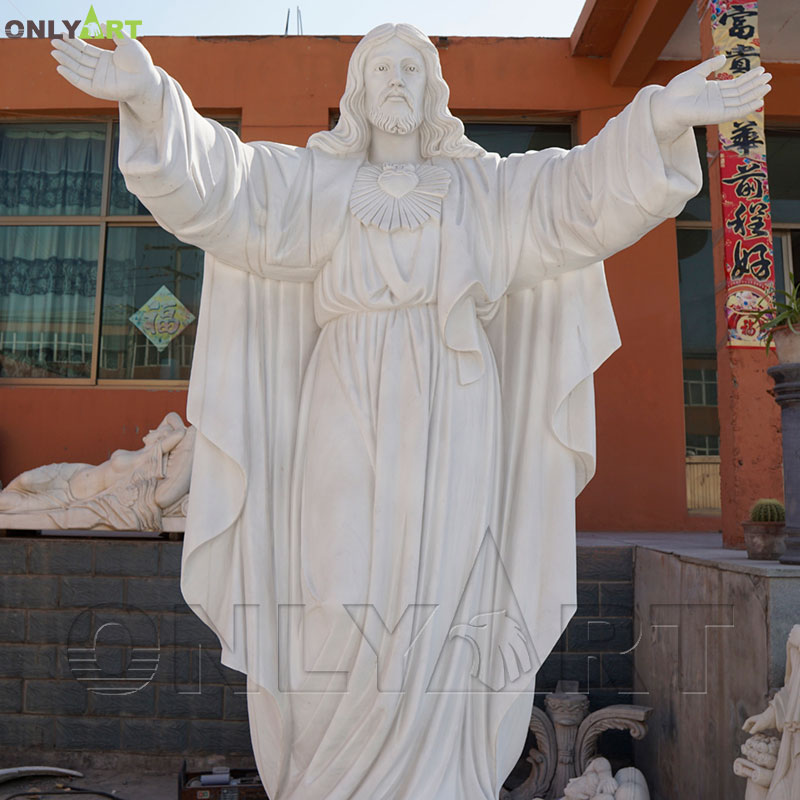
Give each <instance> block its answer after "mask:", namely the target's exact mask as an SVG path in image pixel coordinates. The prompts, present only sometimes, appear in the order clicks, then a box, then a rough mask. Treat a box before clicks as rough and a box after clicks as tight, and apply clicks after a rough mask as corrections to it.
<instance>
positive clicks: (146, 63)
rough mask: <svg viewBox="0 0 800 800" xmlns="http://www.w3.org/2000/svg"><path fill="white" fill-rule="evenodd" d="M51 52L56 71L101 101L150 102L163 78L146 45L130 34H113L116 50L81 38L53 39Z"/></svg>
mask: <svg viewBox="0 0 800 800" xmlns="http://www.w3.org/2000/svg"><path fill="white" fill-rule="evenodd" d="M51 44H52V45H53V50H52V51H51V53H50V55H51V56H53V58H54V59H55V60H56V61H58V63H59V66H58V67H56V71H57V72H58V73H59V75H61V76H62V77H63V78H66V80H68V81H69V82H70V83H71V84H72V85H73V86H77V87H78V88H79V89H80V90H82V91H84V92H86V94H89V95H91V96H92V97H99V98H101V99H102V100H117V101H131V100H133V101H136V100H142V101H145V102H146V101H148V100H150V99H152V98H154V97H155V96H156V94H157V92H158V90H159V87H160V84H161V77H160V75H159V74H158V72H157V70H156V68H155V67H154V66H153V59H152V58H151V57H150V53H148V52H147V50H146V49H145V47H144V45H143V44H141V43H140V42H138V41H137V40H136V39H131V38H130V37H128V36H123V37H116V36H115V37H114V44H115V45H116V47H115V49H114V50H102V49H101V48H99V47H95V46H94V45H91V44H87V43H86V42H84V41H83V40H82V39H53V41H52V42H51Z"/></svg>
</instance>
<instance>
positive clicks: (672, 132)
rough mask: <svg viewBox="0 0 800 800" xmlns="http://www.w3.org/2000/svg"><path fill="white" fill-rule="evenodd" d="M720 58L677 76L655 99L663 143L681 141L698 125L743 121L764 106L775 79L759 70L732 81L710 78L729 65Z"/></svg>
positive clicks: (653, 110)
mask: <svg viewBox="0 0 800 800" xmlns="http://www.w3.org/2000/svg"><path fill="white" fill-rule="evenodd" d="M725 60H726V59H725V56H724V55H718V56H715V57H714V58H710V59H708V61H703V63H702V64H698V65H697V66H696V67H692V69H689V70H687V71H686V72H681V74H680V75H676V76H675V77H674V78H673V79H672V80H671V81H670V82H669V83H668V84H667V85H666V87H665V88H664V90H663V91H660V92H657V93H656V94H654V95H653V98H652V100H651V104H650V111H651V114H652V117H653V128H654V129H655V132H656V137H657V138H658V139H659V141H663V142H669V141H673V140H674V139H677V138H678V136H680V135H681V134H682V133H683V132H684V131H685V130H687V129H688V128H691V127H693V126H694V125H718V124H719V123H721V122H731V121H732V120H735V119H743V118H744V117H746V116H747V115H748V114H750V113H752V112H753V111H755V110H756V109H758V108H760V107H761V106H762V105H763V101H764V95H766V94H767V92H769V91H770V90H771V89H772V87H771V86H770V85H769V80H770V78H771V77H772V75H770V74H769V73H768V72H765V71H764V68H763V67H756V68H755V69H751V70H750V71H749V72H746V73H745V74H744V75H740V76H739V77H738V78H734V79H733V80H730V81H709V80H706V78H707V77H708V76H709V75H710V74H711V73H712V72H714V71H715V70H718V69H720V68H722V67H723V66H724V65H725Z"/></svg>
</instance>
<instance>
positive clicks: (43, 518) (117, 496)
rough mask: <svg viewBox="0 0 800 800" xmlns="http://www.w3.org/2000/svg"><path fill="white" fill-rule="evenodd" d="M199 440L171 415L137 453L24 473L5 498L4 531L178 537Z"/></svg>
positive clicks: (0, 504)
mask: <svg viewBox="0 0 800 800" xmlns="http://www.w3.org/2000/svg"><path fill="white" fill-rule="evenodd" d="M194 438H195V429H194V428H192V427H189V428H187V427H186V426H185V425H184V424H183V420H182V419H181V418H180V415H178V414H175V413H174V412H171V413H169V414H167V416H165V417H164V419H163V420H162V421H161V423H160V424H159V425H158V427H157V428H155V429H154V430H151V431H149V432H148V433H147V434H146V435H145V436H144V438H143V439H142V444H143V446H142V447H141V448H140V449H139V450H115V451H114V453H113V454H112V455H111V458H109V459H108V461H104V462H103V463H102V464H99V465H97V466H94V465H92V464H70V463H63V464H46V465H45V466H42V467H37V468H36V469H32V470H29V471H27V472H23V473H22V474H21V475H19V476H18V477H16V478H15V479H14V480H13V481H11V483H9V484H8V486H6V488H5V489H3V491H0V528H18V529H36V530H67V529H70V528H72V529H78V530H112V531H113V530H117V531H162V530H180V529H181V528H182V527H183V526H182V522H183V520H182V517H184V516H185V512H186V501H187V499H188V492H189V484H190V481H191V476H192V455H193V450H194ZM167 519H169V520H171V522H172V524H169V523H167V524H165V522H166V520H167Z"/></svg>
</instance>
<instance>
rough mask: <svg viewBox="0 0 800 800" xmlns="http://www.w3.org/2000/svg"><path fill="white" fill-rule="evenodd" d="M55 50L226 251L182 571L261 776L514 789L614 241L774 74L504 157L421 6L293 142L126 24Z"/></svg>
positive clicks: (165, 189)
mask: <svg viewBox="0 0 800 800" xmlns="http://www.w3.org/2000/svg"><path fill="white" fill-rule="evenodd" d="M53 48H54V51H53V56H54V58H55V59H56V60H57V61H58V63H59V66H58V68H57V69H58V71H59V73H60V74H61V75H62V76H63V77H64V78H65V79H66V80H68V81H69V82H70V83H72V84H73V85H74V86H77V87H78V88H80V89H82V90H83V91H86V92H88V93H89V94H91V95H93V96H95V97H101V98H106V99H111V100H115V101H118V102H119V104H120V150H119V163H120V169H121V170H122V173H123V175H124V176H125V181H126V185H127V187H128V188H129V189H130V190H131V191H132V192H133V193H134V194H136V195H137V196H138V197H139V198H140V200H141V201H142V202H143V203H144V205H145V206H146V207H147V208H148V209H149V210H150V211H151V213H152V214H153V216H154V217H155V219H156V220H157V221H158V222H159V224H161V225H162V226H163V227H164V228H165V229H166V230H168V231H171V232H172V233H174V234H175V235H176V236H177V237H178V238H179V239H181V240H183V241H186V242H189V243H192V244H194V245H196V246H198V247H201V248H203V249H204V250H205V251H206V254H207V255H206V262H205V273H204V279H203V298H202V302H201V308H200V312H199V317H198V331H197V339H196V346H195V357H194V362H193V366H192V376H191V383H190V388H189V397H188V403H187V415H188V418H189V420H190V421H191V422H192V424H194V425H195V426H196V427H197V437H196V444H195V452H194V464H193V471H192V491H191V494H190V497H189V510H188V516H187V521H186V537H185V540H184V551H183V565H182V576H181V589H182V592H183V595H184V598H185V599H186V601H187V603H189V604H190V605H192V607H193V608H194V610H195V611H196V612H197V614H198V615H199V616H200V617H201V619H203V620H204V621H205V622H206V623H207V624H208V625H209V626H210V627H211V628H212V629H213V631H214V632H215V633H216V634H217V636H218V637H219V639H220V642H221V645H222V661H223V663H224V664H226V665H227V666H229V667H232V668H234V669H237V670H239V671H241V672H244V673H246V674H247V677H248V687H249V694H248V710H249V715H250V730H251V736H252V739H253V748H254V752H255V755H256V762H257V764H258V769H259V772H260V774H261V777H262V780H263V782H264V784H265V786H266V787H267V789H268V793H269V795H270V797H272V798H273V800H323V799H324V800H412V798H413V800H456V798H458V800H461V798H470V800H478V798H486V799H487V800H488V799H489V798H491V800H495V799H496V798H497V796H498V793H499V791H500V788H501V786H502V784H503V781H504V780H505V777H506V775H508V773H509V772H510V771H511V769H512V767H513V766H514V764H515V762H516V760H517V756H518V754H519V752H520V750H521V749H522V747H523V744H524V741H525V736H526V733H527V730H528V722H529V720H530V716H531V706H532V699H533V690H534V681H535V673H536V670H537V669H538V667H539V665H540V664H541V663H542V661H543V659H544V658H545V657H546V655H547V654H548V653H549V651H550V650H551V649H552V647H553V645H554V644H555V642H556V641H557V639H558V637H559V636H560V634H561V632H562V631H563V629H564V626H565V625H566V622H567V620H568V619H569V617H570V615H571V613H573V612H574V609H575V603H576V587H575V539H574V535H575V523H574V501H575V496H576V494H577V493H578V492H580V491H581V490H582V488H583V487H584V486H585V484H586V482H587V481H588V480H589V479H590V478H591V476H592V474H593V472H594V454H595V444H594V408H593V394H592V392H593V389H592V375H593V373H594V370H595V369H597V367H598V366H599V365H600V364H601V363H602V362H603V361H604V360H605V359H606V358H607V357H608V356H609V355H610V354H611V353H612V352H613V351H614V349H615V348H616V347H617V346H618V344H619V338H618V334H617V330H616V326H615V324H614V318H613V312H612V309H611V305H610V300H609V297H608V291H607V288H606V283H605V277H604V274H603V267H602V265H601V264H600V263H599V262H600V261H601V259H603V258H605V257H607V256H609V255H611V254H613V253H615V252H617V251H618V250H620V249H622V248H624V247H627V246H628V245H630V244H632V243H633V242H635V241H636V240H637V239H639V238H640V237H641V236H642V235H644V234H645V233H646V232H647V231H649V230H651V229H652V228H654V227H655V226H656V225H658V224H659V223H660V222H662V221H663V220H664V219H665V218H668V217H674V216H676V215H677V214H678V213H679V212H680V211H681V209H682V208H683V206H684V204H685V203H686V201H687V200H688V199H689V197H691V196H692V195H694V194H695V193H696V192H697V191H698V190H699V189H700V186H701V181H702V176H701V170H700V164H699V160H698V156H697V150H696V146H695V141H694V136H693V134H692V130H691V126H692V125H702V124H705V123H707V122H708V123H713V122H717V121H720V120H722V119H735V118H738V117H740V116H742V115H743V114H746V113H747V111H748V110H750V109H755V108H756V107H758V106H759V105H761V102H762V101H761V98H762V97H763V95H764V94H765V93H766V92H767V91H768V87H767V83H766V82H767V79H768V76H766V75H765V74H764V73H763V70H762V71H758V70H756V71H754V72H752V73H748V74H747V75H745V76H742V77H741V78H737V79H736V80H732V81H725V82H724V85H723V84H722V83H718V82H716V81H707V80H706V78H707V77H708V75H709V74H710V73H711V72H712V71H713V69H715V68H716V67H718V66H720V64H721V63H722V62H721V61H720V60H719V59H712V60H711V61H707V62H705V63H704V64H701V65H699V66H697V67H695V68H693V69H691V70H689V71H688V72H685V73H682V74H681V75H679V76H677V77H676V78H674V79H673V80H672V81H671V82H670V84H669V85H668V86H667V87H665V88H662V87H656V86H650V87H647V88H645V89H643V90H642V91H641V92H640V93H639V94H638V95H637V97H636V98H635V99H634V101H633V102H632V104H631V105H630V106H629V107H628V108H627V109H625V110H624V111H623V112H622V113H621V114H620V115H619V116H618V117H616V118H614V119H612V120H610V121H609V123H608V124H607V125H606V127H605V128H604V130H603V131H602V132H601V133H600V134H599V135H598V136H597V137H595V139H593V140H592V141H591V142H589V143H588V144H586V145H585V146H584V147H579V148H575V149H574V150H572V151H570V152H564V151H558V150H546V151H542V152H541V153H535V152H530V153H525V154H522V155H518V156H514V157H511V158H500V157H499V156H498V155H496V154H491V153H486V152H485V151H484V150H483V148H481V147H480V146H479V145H477V144H476V143H475V142H471V141H470V140H469V139H467V138H466V136H465V135H464V127H463V125H462V123H461V122H460V121H459V120H458V119H456V118H455V117H453V115H452V114H451V113H450V111H449V110H448V108H447V100H448V94H449V90H448V87H447V84H446V83H445V82H444V80H443V78H442V74H441V66H440V63H439V56H438V52H437V50H436V48H435V47H434V45H433V44H432V42H431V41H430V40H429V39H428V38H427V37H426V36H424V34H422V33H421V32H420V31H418V30H417V29H416V28H414V27H412V26H410V25H388V24H387V25H381V26H379V27H377V28H375V29H374V30H373V31H371V32H370V33H369V34H367V35H366V36H365V37H364V38H363V39H362V40H361V41H360V42H359V44H358V45H357V46H356V47H355V49H354V50H353V53H352V57H351V59H350V64H349V66H348V74H347V83H346V86H345V91H344V95H343V96H342V99H341V102H340V117H339V121H338V122H337V125H336V127H335V128H334V129H333V130H331V131H321V132H319V133H316V134H314V135H313V136H312V137H311V138H310V139H309V140H308V143H307V146H306V147H292V146H287V145H282V144H276V143H272V142H252V143H243V142H241V141H240V140H239V139H238V138H237V137H236V135H235V134H234V133H232V132H231V131H230V130H227V129H225V128H223V127H222V126H220V125H218V124H216V123H214V122H212V121H209V120H206V119H203V118H202V117H201V116H200V115H199V114H197V112H196V111H195V110H194V108H193V107H192V104H191V102H190V100H189V98H188V97H187V96H186V94H185V92H184V91H183V90H182V88H181V86H180V85H179V83H178V82H177V81H176V80H175V79H174V78H171V77H170V76H169V75H167V74H166V73H165V72H164V71H163V70H161V69H159V68H158V67H156V66H154V65H153V62H152V59H151V58H150V55H149V53H148V52H147V50H146V49H145V48H144V46H143V45H142V44H141V42H139V41H136V40H130V39H120V40H117V42H116V49H115V50H114V51H106V50H101V49H98V48H96V47H94V46H93V45H90V44H88V43H86V42H83V41H81V40H80V39H64V40H55V41H54V42H53ZM386 165H390V166H389V167H388V168H387V166H386ZM365 167H366V168H368V169H366V170H365V171H363V172H362V171H361V170H362V169H363V168H365ZM376 170H380V173H377V172H376ZM445 173H446V176H445ZM373 179H374V182H373ZM379 192H381V193H383V194H379ZM354 211H355V213H354ZM210 575H211V576H213V579H212V580H209V576H210ZM469 625H472V628H471V629H470V628H466V627H462V626H469ZM477 626H483V627H484V630H482V631H481V632H480V634H479V633H478V632H477V631H476V629H475V628H476V627H477ZM456 630H457V631H460V632H461V635H451V633H452V632H453V631H456ZM517 631H518V632H519V635H518V636H515V634H516V632H517ZM468 632H469V633H470V635H464V634H466V633H468ZM478 641H480V643H481V644H483V645H486V643H488V646H485V647H483V648H478V649H479V650H480V649H482V650H483V652H484V653H485V654H486V657H487V658H488V659H489V663H485V664H481V663H478V664H477V665H476V664H475V663H474V661H475V651H474V648H475V647H477V643H478ZM523 643H524V651H523V650H520V649H518V648H519V647H522V646H523ZM501 660H503V661H504V662H505V663H506V664H508V665H512V668H511V669H509V670H508V671H507V673H506V672H504V673H503V676H502V680H501V675H500V670H499V668H496V667H497V665H499V663H500V661H501ZM493 687H496V688H493Z"/></svg>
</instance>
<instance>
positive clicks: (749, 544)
mask: <svg viewBox="0 0 800 800" xmlns="http://www.w3.org/2000/svg"><path fill="white" fill-rule="evenodd" d="M785 521H786V512H785V510H784V507H783V503H781V501H780V500H772V499H769V500H759V501H758V502H756V503H755V504H754V505H753V507H752V508H751V509H750V519H749V520H747V521H745V522H743V523H742V527H743V528H744V543H745V547H746V548H747V557H748V558H752V559H754V560H756V561H777V560H778V559H779V558H780V557H781V555H782V554H783V553H784V552H785V550H786V533H785V532H784V523H785Z"/></svg>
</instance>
